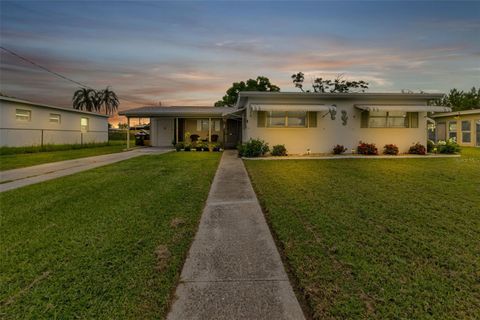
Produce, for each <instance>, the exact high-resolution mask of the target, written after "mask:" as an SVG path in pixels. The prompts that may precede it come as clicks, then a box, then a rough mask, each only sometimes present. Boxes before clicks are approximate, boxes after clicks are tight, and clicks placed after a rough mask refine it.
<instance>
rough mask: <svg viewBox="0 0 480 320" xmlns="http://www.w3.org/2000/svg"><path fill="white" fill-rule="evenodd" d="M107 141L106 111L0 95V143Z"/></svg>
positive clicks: (31, 143) (1, 144) (8, 145)
mask: <svg viewBox="0 0 480 320" xmlns="http://www.w3.org/2000/svg"><path fill="white" fill-rule="evenodd" d="M107 141H108V116H107V115H102V114H97V113H93V112H86V111H81V110H75V109H73V108H72V109H69V108H61V107H56V106H51V105H46V104H40V103H34V102H31V101H26V100H19V99H15V98H10V97H4V96H0V146H6V147H21V146H40V145H46V144H81V143H100V142H107Z"/></svg>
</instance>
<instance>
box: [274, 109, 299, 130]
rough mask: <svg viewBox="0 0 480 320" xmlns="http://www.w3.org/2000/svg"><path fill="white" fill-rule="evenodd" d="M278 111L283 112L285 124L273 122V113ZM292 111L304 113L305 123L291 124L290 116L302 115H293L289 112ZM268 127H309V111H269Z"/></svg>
mask: <svg viewBox="0 0 480 320" xmlns="http://www.w3.org/2000/svg"><path fill="white" fill-rule="evenodd" d="M274 112H275V113H278V114H283V117H284V121H283V123H284V124H281V125H274V124H272V119H273V117H272V113H274ZM289 112H290V113H302V114H303V115H304V116H303V118H304V121H303V122H304V124H303V125H291V124H289V121H288V119H289V118H301V117H292V116H289V115H288V114H289ZM266 116H267V121H266V122H267V127H268V128H307V127H308V113H307V112H306V111H268V112H267V114H266ZM275 118H282V116H278V117H275Z"/></svg>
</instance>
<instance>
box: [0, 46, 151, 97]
mask: <svg viewBox="0 0 480 320" xmlns="http://www.w3.org/2000/svg"><path fill="white" fill-rule="evenodd" d="M0 49H2V50H4V51H6V52H8V53H9V54H11V55H12V56H15V57H17V58H19V59H21V60H23V61H26V62H28V63H30V64H32V65H34V66H35V67H37V68H40V69H42V70H43V71H46V72H48V73H51V74H53V75H55V76H57V77H59V78H61V79H63V80H67V81H70V82H72V83H75V84H76V85H79V86H81V87H82V88H87V89H92V90H95V89H93V88H92V87H90V86H88V85H86V84H84V83H81V82H79V81H76V80H73V79H70V78H69V77H66V76H64V75H62V74H60V73H58V72H55V71H52V70H50V69H48V68H47V67H44V66H42V65H40V64H38V63H36V62H35V61H32V60H30V59H28V58H25V57H23V56H21V55H19V54H18V53H16V52H14V51H12V50H9V49H7V48H5V47H3V46H0ZM119 98H120V99H122V100H125V101H128V102H131V103H136V104H142V103H139V102H135V101H131V100H128V99H125V98H122V97H120V96H119Z"/></svg>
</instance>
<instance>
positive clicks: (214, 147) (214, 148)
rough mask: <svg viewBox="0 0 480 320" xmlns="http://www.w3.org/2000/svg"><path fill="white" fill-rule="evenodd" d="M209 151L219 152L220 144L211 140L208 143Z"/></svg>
mask: <svg viewBox="0 0 480 320" xmlns="http://www.w3.org/2000/svg"><path fill="white" fill-rule="evenodd" d="M209 148H210V151H215V152H219V151H221V150H222V145H221V144H220V143H218V142H212V143H210V144H209Z"/></svg>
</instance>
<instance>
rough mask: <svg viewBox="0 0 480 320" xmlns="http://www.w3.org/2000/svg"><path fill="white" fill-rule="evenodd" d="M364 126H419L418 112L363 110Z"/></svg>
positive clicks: (362, 122)
mask: <svg viewBox="0 0 480 320" xmlns="http://www.w3.org/2000/svg"><path fill="white" fill-rule="evenodd" d="M361 127H362V128H418V112H403V111H370V112H362V119H361Z"/></svg>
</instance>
